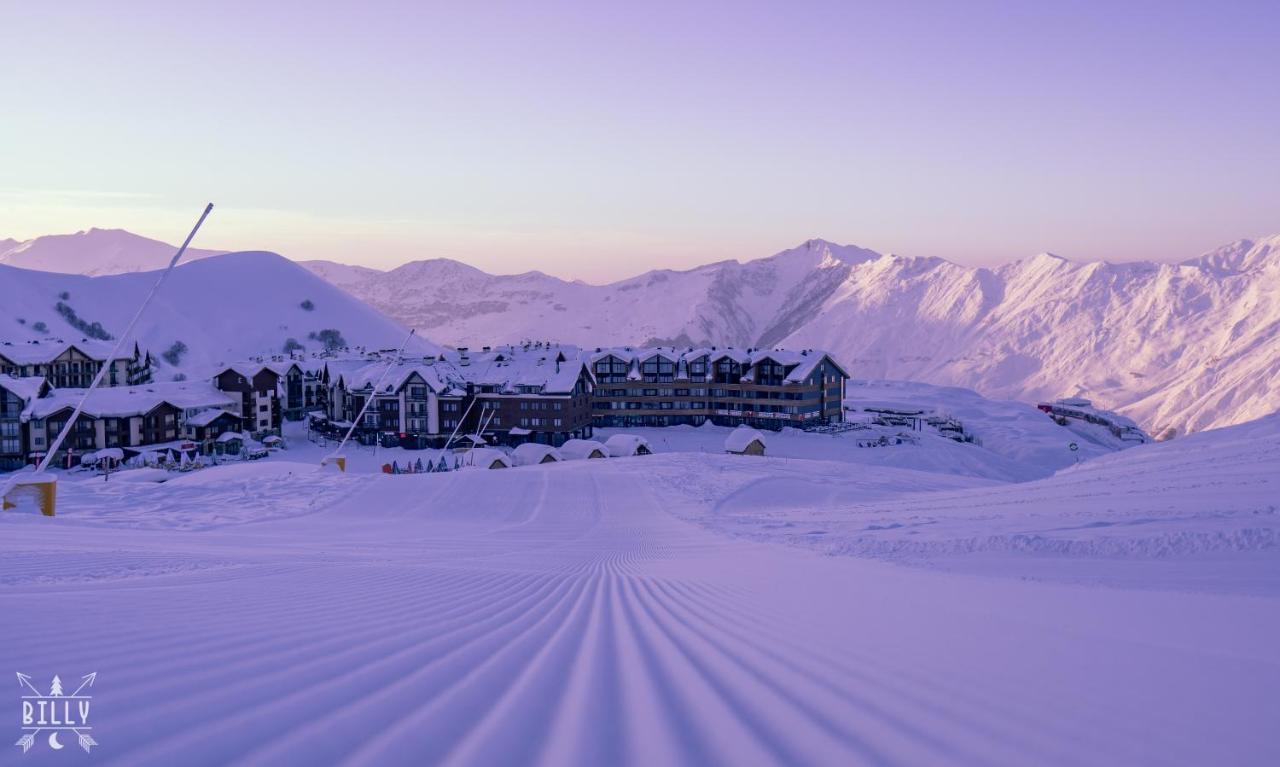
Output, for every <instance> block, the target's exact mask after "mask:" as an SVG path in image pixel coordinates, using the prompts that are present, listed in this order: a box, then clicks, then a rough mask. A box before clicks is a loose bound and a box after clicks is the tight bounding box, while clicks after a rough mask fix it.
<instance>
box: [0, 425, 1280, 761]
mask: <svg viewBox="0 0 1280 767" xmlns="http://www.w3.org/2000/svg"><path fill="white" fill-rule="evenodd" d="M1278 478H1280V424H1278V423H1277V421H1276V419H1274V418H1273V419H1268V420H1264V421H1260V422H1257V423H1253V424H1248V425H1246V426H1241V427H1237V428H1234V429H1227V430H1221V431H1213V432H1206V433H1204V434H1202V435H1198V436H1196V437H1193V438H1190V439H1187V440H1177V441H1174V442H1170V443H1164V444H1156V445H1145V446H1141V447H1138V448H1134V449H1132V450H1128V451H1125V452H1123V453H1119V454H1116V455H1114V456H1109V457H1104V458H1099V459H1096V460H1094V461H1091V462H1089V463H1086V464H1084V465H1083V466H1081V467H1079V468H1075V469H1068V470H1066V471H1064V472H1060V473H1059V474H1057V475H1055V476H1052V477H1049V478H1046V479H1041V480H1037V481H1034V482H1028V483H1022V484H1008V483H996V482H993V481H992V480H990V479H983V478H978V477H964V476H957V475H951V474H946V473H940V472H925V471H916V470H908V469H901V468H895V467H892V466H876V465H866V464H858V463H851V462H830V461H819V460H805V459H797V458H776V457H768V456H765V457H755V456H730V455H725V454H716V453H705V454H704V453H673V452H668V453H659V454H656V455H652V456H644V457H636V458H619V459H607V460H593V461H573V462H566V463H562V464H551V465H538V466H530V467H522V468H515V469H505V470H499V471H488V470H482V469H472V470H464V471H458V472H451V473H447V474H430V475H414V476H389V475H381V474H346V475H340V474H322V473H317V471H316V469H315V468H314V466H313V465H312V464H309V463H289V462H284V461H278V462H277V461H264V462H261V463H251V464H241V465H230V466H225V467H219V468H216V469H207V470H203V471H200V472H196V473H194V474H191V475H187V476H184V477H181V478H179V479H176V480H172V481H170V482H167V483H165V484H162V485H156V484H152V483H149V482H130V481H128V480H129V474H128V473H122V474H119V475H116V476H114V477H113V478H112V479H111V480H110V481H108V482H105V483H104V482H102V480H101V479H100V478H99V479H96V480H91V481H74V480H72V481H64V482H63V485H62V488H61V498H60V506H59V514H60V516H58V517H55V518H53V519H47V518H40V517H36V516H27V515H18V514H14V513H12V512H11V513H8V514H4V515H0V536H3V538H4V540H5V546H4V547H3V550H2V551H0V613H2V614H3V615H4V616H5V619H4V621H3V622H0V646H2V647H4V661H5V663H6V664H7V665H8V666H9V667H10V668H12V669H15V670H21V671H23V672H24V673H28V674H38V675H42V676H47V677H51V676H52V675H53V674H54V673H60V674H62V675H63V678H64V679H65V678H67V677H71V676H75V675H81V674H86V673H89V672H90V671H97V672H98V677H97V682H96V686H95V688H94V692H95V702H94V716H95V718H96V721H95V723H94V726H95V729H94V737H95V738H96V739H97V740H98V741H99V742H100V743H101V746H100V747H99V748H98V749H96V750H95V753H94V757H95V761H97V762H100V763H103V764H127V765H147V764H165V765H171V764H178V763H181V764H185V765H200V764H226V763H231V762H235V763H248V764H271V765H278V764H330V763H345V764H406V765H423V764H436V763H447V764H556V765H561V764H589V765H603V764H608V765H617V764H641V765H653V764H662V765H668V764H698V765H705V764H735V765H738V764H836V765H850V764H981V765H993V764H994V765H1001V764H1004V765H1028V764H1035V765H1054V764H1072V765H1080V764H1160V765H1178V764H1186V765H1204V764H1233V765H1250V764H1256V765H1272V764H1276V763H1277V761H1278V760H1280V739H1277V738H1276V737H1275V732H1274V724H1275V722H1276V721H1277V720H1278V719H1280V696H1277V695H1276V690H1277V689H1280V584H1277V583H1276V571H1277V568H1276V566H1275V565H1276V563H1277V561H1278V560H1277V558H1276V551H1277V549H1276V547H1275V542H1276V528H1277V526H1278V525H1280V517H1278V515H1277V498H1280V493H1277V492H1276V491H1277V482H1278V481H1280V480H1278ZM880 536H883V537H880ZM974 540H978V541H980V542H984V543H983V545H981V546H972V545H971V542H972V541H974ZM868 541H871V542H872V543H874V545H871V544H870V543H867V542H868ZM1035 541H1043V542H1044V543H1043V545H1028V543H1027V542H1035ZM1155 544H1159V545H1155ZM995 553H998V554H1000V555H1001V556H1000V557H999V558H996V559H992V558H991V556H992V555H993V554H995ZM831 554H839V555H838V556H831ZM868 554H871V555H874V556H867V555H868ZM966 557H968V558H971V559H965V558H966ZM967 561H968V562H972V563H974V565H975V567H977V569H978V573H974V572H964V571H963V570H964V569H965V568H966V567H967V565H964V564H963V563H964V562H967ZM914 563H923V564H927V565H939V564H940V565H941V569H939V567H913V566H905V564H914ZM957 563H959V564H957ZM978 566H980V567H978ZM15 701H16V698H15ZM15 737H16V736H15ZM35 754H36V752H35V751H33V752H32V754H30V755H28V757H26V758H31V759H35V758H37V757H35V756H34V755H35ZM40 756H45V755H44V754H41V755H40ZM23 758H24V757H22V756H21V754H20V753H19V751H18V750H17V749H16V748H13V749H10V750H9V751H7V752H3V753H0V760H4V761H5V762H6V763H17V762H19V760H21V759H23Z"/></svg>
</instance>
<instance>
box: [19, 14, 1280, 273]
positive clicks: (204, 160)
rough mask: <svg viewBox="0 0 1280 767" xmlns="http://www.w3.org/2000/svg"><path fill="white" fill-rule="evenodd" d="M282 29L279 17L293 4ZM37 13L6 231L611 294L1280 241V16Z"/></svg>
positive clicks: (29, 21)
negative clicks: (774, 263) (546, 276)
mask: <svg viewBox="0 0 1280 767" xmlns="http://www.w3.org/2000/svg"><path fill="white" fill-rule="evenodd" d="M266 5H270V7H263V6H266ZM409 5H410V4H377V3H362V4H359V5H357V4H350V5H335V4H325V3H315V2H311V3H288V4H285V3H272V4H263V3H218V4H214V5H208V4H206V5H191V4H185V3H168V2H166V3H144V2H133V3H123V4H106V3H73V4H58V3H21V4H19V3H10V4H6V5H5V6H4V9H3V10H0V30H2V32H0V34H2V35H3V42H4V49H5V66H4V71H3V73H2V74H0V103H2V104H3V105H4V106H3V112H2V115H3V119H2V120H0V238H3V237H18V238H25V237H31V236H36V235H39V234H44V233H52V232H66V231H74V230H78V229H85V228H88V227H90V226H103V227H124V228H128V229H131V230H133V231H137V232H139V233H141V234H146V235H149V236H155V237H159V238H162V239H168V240H174V239H180V238H181V236H182V234H183V233H185V231H186V230H187V229H188V228H189V226H190V223H191V220H192V219H194V217H195V215H196V214H197V213H198V211H199V207H200V205H201V204H202V203H203V202H204V201H205V200H210V199H211V200H213V201H215V202H216V203H218V206H219V207H218V211H217V212H216V213H215V214H214V218H213V219H211V220H210V226H209V227H208V228H207V233H206V234H204V235H202V242H201V243H200V244H201V245H204V246H206V247H224V248H250V247H253V248H268V249H273V250H278V251H280V252H282V253H284V254H285V255H288V256H290V257H293V258H299V259H302V258H330V259H335V260H341V261H347V262H352V263H366V264H370V265H376V266H387V265H392V264H395V263H399V262H402V261H406V260H410V259H414V258H428V257H433V256H449V257H454V258H459V259H461V260H464V261H468V262H470V263H474V264H476V265H477V266H480V267H482V268H485V269H489V270H493V271H507V272H510V271H522V270H526V269H533V268H537V269H541V270H543V271H546V272H550V273H554V274H558V275H561V276H568V277H582V278H585V279H589V280H602V279H608V278H613V277H619V276H623V275H627V274H632V273H635V272H637V271H640V270H642V269H644V268H650V267H660V266H669V267H684V266H692V265H695V264H697V263H703V262H706V261H711V260H717V259H722V258H750V257H757V256H762V255H767V254H768V253H771V252H774V251H777V250H780V249H782V248H785V247H789V246H791V245H794V244H796V243H798V242H800V241H802V240H804V239H806V238H808V237H814V236H818V237H825V238H827V239H832V240H837V241H842V242H850V243H856V244H860V245H863V246H866V247H871V248H875V249H877V250H882V251H892V252H897V253H903V254H909V255H926V256H942V257H945V258H949V259H952V260H956V261H961V262H965V263H984V264H988V263H996V262H999V261H1003V260H1008V259H1012V258H1018V257H1024V256H1029V255H1032V254H1034V253H1036V252H1039V251H1044V250H1052V251H1054V252H1057V253H1060V254H1062V255H1065V256H1068V257H1072V258H1079V259H1091V258H1109V259H1114V260H1126V259H1134V258H1153V259H1180V258H1187V257H1190V256H1193V255H1196V254H1198V253H1199V252H1201V251H1203V250H1206V249H1208V248H1211V247H1214V246H1216V245H1219V244H1222V243H1225V242H1228V241H1230V240H1234V239H1237V238H1241V237H1252V236H1256V235H1262V234H1270V233H1275V232H1280V182H1278V179H1280V139H1278V138H1277V133H1278V131H1280V75H1277V73H1278V72H1280V53H1278V51H1280V3H1275V2H1271V3H1226V4H1223V3H1212V4H1211V3H1204V4H1182V3H1167V2H1128V3H1096V4H1091V3H1056V4H1047V3H959V2H956V3H902V2H895V3H883V4H881V3H876V4H866V3H830V4H826V3H817V4H799V3H779V4H776V5H765V4H743V3H723V4H698V5H697V6H696V7H690V6H691V4H686V3H673V4H669V5H668V4H655V3H645V4H631V5H627V6H622V5H621V4H616V3H614V4H588V3H576V4H563V3H538V4H533V3H519V4H512V5H510V6H506V7H498V6H493V5H490V4H485V5H484V6H481V5H479V4H472V5H470V6H465V7H464V4H457V3H441V4H415V5H412V7H403V6H409Z"/></svg>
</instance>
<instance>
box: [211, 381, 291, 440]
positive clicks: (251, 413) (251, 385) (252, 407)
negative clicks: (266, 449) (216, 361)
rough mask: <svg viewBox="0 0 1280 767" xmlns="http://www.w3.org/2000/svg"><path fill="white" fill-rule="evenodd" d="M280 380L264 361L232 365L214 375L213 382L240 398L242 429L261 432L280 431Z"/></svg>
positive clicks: (255, 432) (281, 415)
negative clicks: (256, 363) (261, 363)
mask: <svg viewBox="0 0 1280 767" xmlns="http://www.w3.org/2000/svg"><path fill="white" fill-rule="evenodd" d="M280 380H281V376H280V374H279V373H277V372H276V371H275V370H273V369H272V368H271V367H268V366H266V365H233V366H231V367H228V368H224V369H223V370H222V372H220V373H218V375H216V376H214V378H213V385H214V386H215V387H216V388H217V389H218V390H219V391H222V392H226V393H227V394H231V395H233V396H234V397H236V398H237V399H238V400H239V401H238V403H237V404H238V414H239V416H240V417H241V419H243V421H244V428H245V430H246V431H248V432H250V433H251V434H253V435H256V436H260V435H265V434H271V433H274V434H279V433H280V421H281V418H282V417H283V409H282V408H281V403H280V389H279V386H280Z"/></svg>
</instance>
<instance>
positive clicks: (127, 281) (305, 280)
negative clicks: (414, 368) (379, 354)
mask: <svg viewBox="0 0 1280 767" xmlns="http://www.w3.org/2000/svg"><path fill="white" fill-rule="evenodd" d="M170 255H172V254H170ZM155 280H156V275H155V273H134V274H120V275H113V276H104V277H86V276H82V275H69V274H54V273H51V272H39V271H33V270H26V269H15V268H12V267H8V266H0V285H3V286H4V296H5V300H4V301H2V302H0V341H3V342H9V343H27V342H29V341H33V340H39V339H42V338H49V337H55V338H63V339H64V340H72V339H78V338H81V337H83V335H84V331H83V329H82V328H83V325H91V324H92V323H95V322H96V323H100V324H101V326H102V328H104V329H105V331H106V332H107V333H108V334H110V335H112V336H115V335H118V334H119V333H120V332H122V331H123V330H124V327H125V326H126V325H127V324H128V322H129V320H130V319H131V318H132V317H133V313H134V312H135V311H136V310H137V307H138V305H139V304H140V303H141V302H142V300H143V297H144V296H145V295H146V293H147V291H149V290H150V289H151V287H152V285H154V284H155ZM59 304H61V305H62V306H63V307H65V308H64V309H62V310H59V308H58V306H59ZM304 304H305V306H304ZM307 306H309V307H310V308H306V307H307ZM72 316H73V317H74V318H75V319H76V320H77V321H79V322H80V323H82V328H81V329H77V328H76V327H75V326H73V325H72V324H71V322H70V321H69V319H68V318H69V317H72ZM328 329H332V330H337V331H338V332H339V333H340V334H341V336H342V338H343V339H344V340H345V341H346V342H347V343H348V344H350V345H362V346H370V347H375V348H394V347H397V346H399V344H400V342H401V341H402V340H403V338H404V334H405V332H407V331H406V330H405V329H403V328H402V327H401V326H400V325H398V324H397V323H395V322H394V321H392V320H389V319H387V318H386V317H384V316H382V315H381V314H379V313H378V312H377V311H376V310H374V309H372V308H370V307H369V306H367V305H365V304H363V303H361V302H360V301H359V300H357V299H355V298H352V297H351V296H350V295H348V294H347V293H344V292H343V291H341V290H339V289H338V288H335V287H333V286H332V285H330V284H328V283H326V282H325V281H324V280H321V279H320V278H319V277H316V276H315V275H313V274H311V273H310V272H308V271H307V270H306V269H303V268H302V267H300V266H298V265H297V264H295V263H293V262H292V261H289V260H287V259H285V258H283V257H281V256H278V255H276V254H274V253H259V252H246V253H229V254H226V255H221V256H216V257H212V258H205V259H201V260H199V261H196V262H194V263H190V264H183V265H181V266H179V267H178V268H177V269H175V270H174V272H173V274H172V275H171V276H170V278H169V280H168V281H167V282H166V283H165V285H164V288H163V289H162V290H161V292H160V294H159V295H158V296H157V297H156V299H155V301H154V303H153V304H152V305H151V307H150V308H149V309H148V310H147V313H146V314H145V315H144V316H143V318H142V320H141V322H140V324H139V326H138V331H137V333H135V337H136V338H138V339H139V340H140V341H141V343H142V345H143V347H144V348H147V349H149V350H151V351H152V353H153V354H155V355H156V356H158V357H159V356H161V355H163V354H164V352H165V351H167V350H170V349H171V348H173V346H174V344H175V343H176V342H181V343H182V344H184V345H185V346H186V349H187V351H186V352H185V353H182V354H180V355H177V357H176V359H177V360H178V361H177V363H176V364H174V363H173V362H172V361H164V360H162V361H161V364H162V365H163V366H164V368H163V370H162V372H161V374H160V378H161V380H164V379H167V378H168V377H171V376H172V375H174V374H177V373H186V374H188V375H190V374H195V375H204V374H205V373H206V372H207V369H208V367H209V366H213V365H217V364H220V363H223V362H231V361H235V360H241V359H244V358H245V357H247V356H250V355H257V354H270V353H278V352H280V351H281V350H282V349H283V347H284V344H285V341H286V340H287V339H289V338H293V339H295V340H296V341H297V342H298V343H300V344H302V346H303V347H305V348H306V349H307V350H313V351H319V350H321V349H322V348H323V343H322V342H321V341H319V340H316V339H314V338H312V337H311V336H312V334H313V333H316V334H318V333H319V332H320V331H322V330H328ZM129 348H130V351H131V350H132V345H130V347H129ZM413 348H414V350H415V351H423V352H428V351H434V350H436V349H437V347H435V346H433V345H432V344H430V343H429V342H426V341H423V340H417V341H416V343H415V345H414V347H413Z"/></svg>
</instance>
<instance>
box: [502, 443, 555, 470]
mask: <svg viewBox="0 0 1280 767" xmlns="http://www.w3.org/2000/svg"><path fill="white" fill-rule="evenodd" d="M563 460H564V456H563V455H561V454H560V451H559V450H556V449H555V448H554V447H552V446H550V445H539V444H538V443H537V442H526V443H524V444H523V445H519V446H517V447H516V449H515V450H512V451H511V461H512V463H514V464H515V465H516V466H533V465H534V464H539V463H556V462H557V461H563Z"/></svg>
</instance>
